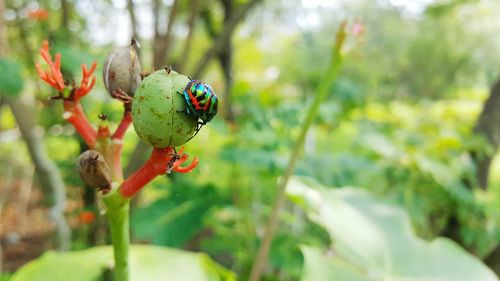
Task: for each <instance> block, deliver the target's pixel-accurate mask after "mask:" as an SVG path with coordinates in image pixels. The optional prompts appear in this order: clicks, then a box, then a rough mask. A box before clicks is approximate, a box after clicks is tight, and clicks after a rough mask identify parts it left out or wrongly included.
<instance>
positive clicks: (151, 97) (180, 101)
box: [132, 69, 198, 147]
mask: <svg viewBox="0 0 500 281" xmlns="http://www.w3.org/2000/svg"><path fill="white" fill-rule="evenodd" d="M189 81H190V79H189V78H188V77H187V76H185V75H182V74H179V73H177V72H175V71H171V70H170V71H169V70H168V69H163V70H158V71H156V72H154V73H152V74H150V75H149V76H148V77H146V78H145V79H144V80H143V81H142V82H141V84H140V85H139V87H138V88H137V90H136V92H135V95H134V99H133V101H132V120H133V124H134V129H135V131H136V132H137V134H138V135H139V137H140V138H141V139H142V140H143V141H145V142H146V143H148V144H150V145H152V146H154V147H167V146H179V145H182V144H184V143H186V142H187V141H188V140H189V139H190V138H191V137H192V136H193V134H194V131H195V129H196V127H197V125H198V120H197V119H196V118H194V117H192V116H190V115H188V114H186V105H185V101H184V98H183V96H182V95H181V94H179V93H182V91H184V88H185V87H186V85H187V84H188V83H189Z"/></svg>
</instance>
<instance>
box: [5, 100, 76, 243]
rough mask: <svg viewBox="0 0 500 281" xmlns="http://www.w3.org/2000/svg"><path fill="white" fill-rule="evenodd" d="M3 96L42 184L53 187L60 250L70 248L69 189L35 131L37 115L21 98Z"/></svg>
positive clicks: (52, 210) (53, 211) (52, 212)
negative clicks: (67, 197) (66, 189)
mask: <svg viewBox="0 0 500 281" xmlns="http://www.w3.org/2000/svg"><path fill="white" fill-rule="evenodd" d="M4 98H5V101H6V103H7V104H8V105H9V106H10V108H11V110H12V113H13V114H14V117H15V119H16V123H17V125H18V126H19V130H20V131H21V135H22V137H23V139H24V142H25V143H26V145H27V146H28V151H29V153H30V156H31V160H32V161H33V164H34V165H35V169H36V172H37V176H38V179H39V180H40V184H41V185H42V187H44V188H45V189H46V190H51V193H52V196H53V206H52V208H51V210H50V214H49V215H50V217H51V219H52V220H53V221H54V223H55V227H56V236H57V249H58V250H60V251H66V250H69V248H70V244H71V230H70V228H69V225H68V223H67V222H66V218H65V217H64V210H65V208H66V191H65V187H64V183H63V180H62V177H61V174H60V172H59V170H58V168H57V167H56V165H55V164H54V162H52V161H51V160H50V159H49V158H48V157H47V154H46V153H45V150H44V147H43V140H42V139H41V138H40V137H38V136H37V135H36V133H35V123H34V120H35V116H34V114H33V110H32V109H31V108H28V107H27V106H26V105H25V104H24V103H22V102H21V101H20V100H19V99H13V98H6V97H4Z"/></svg>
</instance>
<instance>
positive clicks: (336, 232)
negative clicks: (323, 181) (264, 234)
mask: <svg viewBox="0 0 500 281" xmlns="http://www.w3.org/2000/svg"><path fill="white" fill-rule="evenodd" d="M287 192H288V195H289V196H290V198H291V199H292V200H293V201H294V202H296V203H297V204H299V205H301V206H302V207H303V208H304V209H305V210H306V212H307V214H308V217H309V218H310V219H311V220H313V221H314V222H316V223H318V224H319V225H321V226H323V227H324V228H325V229H326V230H327V231H328V233H329V234H330V236H331V240H332V241H334V243H333V252H334V253H335V256H332V257H328V259H327V260H324V261H322V262H324V263H332V264H333V265H332V266H333V267H334V268H335V266H337V265H338V264H339V263H340V262H341V260H344V261H346V262H348V263H349V264H350V265H352V267H347V266H344V267H343V269H342V270H346V271H349V272H350V273H351V274H352V276H359V272H360V270H361V272H363V275H365V278H366V279H356V278H354V277H352V278H351V277H345V278H343V279H342V278H340V277H338V278H335V279H331V278H328V276H330V275H328V274H331V273H330V272H329V271H326V270H324V269H322V270H324V271H325V272H324V273H318V272H315V273H314V274H325V276H324V278H318V277H317V278H315V279H314V280H340V281H342V280H349V281H350V280H440V281H459V280H463V281H468V280H481V281H498V278H497V277H496V276H495V274H494V273H493V272H492V271H491V270H490V269H489V268H488V267H486V266H485V265H484V264H483V263H482V262H481V261H480V260H479V259H477V258H476V257H474V256H472V255H470V254H469V253H467V252H466V251H465V250H463V249H462V248H461V247H460V246H458V245H457V244H456V243H455V242H453V241H452V240H449V239H446V238H437V239H435V240H433V241H431V242H427V241H424V240H422V239H420V238H418V237H417V236H416V235H415V234H414V233H413V230H412V228H411V225H410V221H409V219H408V216H407V214H406V213H405V212H404V211H403V210H402V209H400V208H398V207H395V206H391V205H388V204H386V203H383V202H381V200H378V199H376V198H375V197H374V196H373V195H371V194H369V193H368V192H365V191H363V190H361V189H356V188H349V187H345V188H339V189H331V188H330V189H327V188H325V187H323V186H321V185H319V184H318V183H316V182H314V181H312V180H310V179H307V178H293V179H292V180H291V181H290V183H289V184H288V187H287ZM313 254H314V253H313ZM304 255H305V257H306V262H305V264H306V271H305V272H306V273H307V274H306V275H304V278H306V277H307V278H308V276H310V275H311V274H313V273H310V272H309V271H311V270H314V269H313V268H316V267H309V268H308V267H307V266H308V264H311V263H314V262H312V261H307V256H308V255H309V256H312V254H311V253H309V252H308V250H305V251H304ZM314 258H317V255H316V256H314ZM330 259H333V262H332V261H329V260H330ZM349 268H351V269H349ZM354 268H357V269H356V270H355V269H354ZM320 269H321V268H320V267H318V269H317V270H320ZM451 269H452V270H451ZM308 272H309V273H308ZM346 276H347V275H346ZM303 280H313V279H303Z"/></svg>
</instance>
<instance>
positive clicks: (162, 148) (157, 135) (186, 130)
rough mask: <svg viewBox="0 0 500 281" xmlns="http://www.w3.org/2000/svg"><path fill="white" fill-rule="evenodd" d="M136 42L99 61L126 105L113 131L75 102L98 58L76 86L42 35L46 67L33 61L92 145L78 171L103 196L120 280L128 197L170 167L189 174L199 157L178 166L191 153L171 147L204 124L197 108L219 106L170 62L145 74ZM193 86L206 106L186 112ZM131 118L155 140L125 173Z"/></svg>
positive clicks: (124, 276)
mask: <svg viewBox="0 0 500 281" xmlns="http://www.w3.org/2000/svg"><path fill="white" fill-rule="evenodd" d="M136 48H137V43H136V42H135V41H134V40H132V43H131V45H130V46H126V47H122V48H118V49H116V50H114V51H112V52H111V53H110V54H109V55H108V57H107V60H106V62H105V63H104V65H103V78H104V84H105V86H106V89H107V90H108V92H109V93H110V95H111V96H112V97H113V98H115V99H117V100H119V101H120V102H122V103H123V104H124V114H123V117H122V119H121V122H120V123H119V124H118V126H117V128H116V130H115V131H114V132H113V133H111V131H110V128H109V127H108V125H107V124H108V123H107V122H101V123H100V124H99V125H98V126H97V129H96V128H95V127H94V126H92V125H91V124H90V122H89V120H88V119H87V117H86V115H85V113H84V111H83V108H82V105H81V104H80V100H81V99H82V98H84V97H85V96H86V95H88V94H89V93H90V91H91V90H92V88H93V87H94V85H95V82H96V77H95V76H94V72H95V70H96V66H97V63H96V62H93V64H92V65H91V67H90V68H87V66H86V65H82V79H81V81H80V84H79V85H77V84H75V83H74V82H70V81H67V80H65V79H64V77H63V75H62V73H61V55H60V54H56V55H55V57H54V59H53V58H52V56H51V54H50V52H49V44H48V42H47V41H44V42H43V45H42V48H41V49H40V55H41V57H42V58H43V60H44V61H45V63H46V64H47V66H48V67H46V68H45V69H44V68H42V66H41V65H40V64H38V63H37V64H36V65H35V67H36V69H37V72H38V75H39V76H40V78H41V79H42V80H43V81H45V82H46V83H47V84H49V85H50V86H51V87H52V88H54V89H55V90H56V91H57V95H55V96H53V97H52V98H53V99H59V100H62V102H63V107H64V114H63V117H64V118H65V119H66V120H67V121H68V122H70V123H71V124H72V125H73V126H74V127H75V129H76V131H77V132H78V133H79V134H80V136H81V137H82V138H83V140H84V141H85V143H86V144H87V145H88V147H89V150H88V151H86V152H84V153H83V154H82V155H80V157H79V158H78V160H77V170H78V172H79V173H80V176H81V178H82V179H83V180H84V181H85V182H86V183H87V184H88V185H90V186H92V187H95V188H96V189H97V190H98V192H101V193H102V195H103V196H102V201H103V202H104V204H105V206H106V212H107V217H108V220H109V224H110V228H111V238H112V242H113V249H114V253H115V255H114V256H115V266H114V270H115V280H122V281H127V280H129V269H128V251H129V229H128V225H129V223H128V221H129V202H130V199H131V198H132V197H133V196H134V195H135V194H137V192H138V191H139V190H141V188H142V187H144V186H145V185H147V184H148V183H149V182H150V181H152V180H153V179H154V178H155V177H157V176H159V175H163V174H166V173H171V172H180V173H186V172H190V171H191V170H193V169H194V168H195V167H196V166H197V164H198V159H197V158H194V160H193V161H192V162H191V164H189V165H187V166H181V165H182V164H183V163H184V162H186V160H187V159H188V155H187V154H185V153H184V149H183V148H181V149H180V150H179V151H176V149H175V147H176V146H181V145H183V144H184V143H186V142H187V141H189V140H190V139H191V138H192V137H193V136H194V135H195V134H196V133H197V132H198V130H199V129H200V128H201V126H202V125H204V124H205V123H206V122H199V119H201V120H202V121H205V120H203V118H201V117H200V115H197V113H200V112H201V113H204V112H203V110H205V111H206V110H208V108H211V109H212V112H211V114H212V115H214V114H215V113H216V109H217V104H216V102H217V100H216V97H215V94H213V91H211V92H207V89H206V88H203V87H208V88H210V87H209V86H208V85H206V84H204V83H201V82H199V81H196V80H192V79H191V78H188V76H185V75H182V74H179V73H176V72H175V71H173V70H172V69H171V68H168V67H166V68H165V69H162V70H159V71H156V72H154V73H152V74H150V75H142V74H141V72H140V64H139V60H138V56H137V52H136ZM192 81H195V82H196V83H198V84H200V85H201V86H200V85H198V84H197V85H198V86H197V87H198V88H199V89H198V88H196V89H195V88H193V91H191V90H190V89H187V85H188V84H189V85H191V84H193V83H191V82H192ZM200 87H201V88H200ZM200 89H201V90H200ZM198 90H200V91H201V92H200V91H198ZM210 90H211V88H210ZM186 91H187V92H186ZM197 91H198V92H199V93H200V95H202V94H203V93H208V95H207V96H206V97H207V98H208V99H207V102H208V104H206V103H204V102H203V100H202V98H198V99H197V101H198V102H200V105H203V106H205V107H203V108H201V109H200V110H201V111H194V110H191V111H189V110H188V109H189V108H192V107H193V105H192V104H189V100H188V99H187V98H186V95H188V94H193V93H194V94H196V93H198V92H197ZM202 97H203V96H202ZM195 100H196V97H195ZM214 101H215V105H214ZM196 105H198V104H196ZM214 107H215V111H213V108H214ZM205 113H206V112H205ZM199 117H200V118H199ZM211 117H213V116H211ZM101 119H105V117H102V118H101ZM132 122H133V123H134V128H135V130H136V132H137V133H138V135H139V137H140V138H141V139H142V140H144V141H145V142H146V143H149V144H150V145H152V146H153V152H152V154H151V156H150V157H149V159H148V160H147V161H146V163H145V164H144V165H143V166H142V167H141V168H139V169H138V170H137V171H136V172H135V173H134V174H132V175H131V176H130V177H128V178H126V179H123V172H122V166H121V153H122V147H123V138H124V135H125V133H126V131H127V129H128V128H129V126H130V124H131V123H132Z"/></svg>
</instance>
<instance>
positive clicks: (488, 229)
mask: <svg viewBox="0 0 500 281" xmlns="http://www.w3.org/2000/svg"><path fill="white" fill-rule="evenodd" d="M0 2H3V3H2V4H3V5H1V6H3V7H0V8H1V9H0V15H1V17H2V19H1V22H0V24H1V25H2V29H3V30H4V31H3V34H4V36H3V38H2V40H3V42H5V43H4V44H3V50H1V53H0V54H2V56H1V59H0V70H1V71H0V84H2V85H6V86H3V87H8V89H9V90H8V91H5V90H4V92H2V95H0V214H1V218H0V219H1V220H0V226H1V228H0V241H1V253H2V254H1V256H0V257H1V262H0V265H1V272H2V275H1V276H2V277H0V280H9V276H10V275H11V274H12V273H14V272H15V271H16V270H17V269H18V268H19V267H21V266H22V265H24V264H25V263H27V262H29V261H31V260H32V259H34V258H36V257H39V256H40V255H42V254H43V253H45V252H47V251H49V250H80V249H86V248H89V247H92V246H95V245H103V244H106V243H109V234H108V233H107V228H106V221H105V219H104V218H103V217H102V216H101V215H100V212H99V204H96V198H95V195H94V193H93V190H91V189H89V188H87V187H85V186H84V184H83V182H82V181H81V180H80V179H79V177H78V175H77V173H76V172H75V159H76V158H77V157H78V155H79V154H80V153H81V152H82V151H84V150H86V147H85V144H84V142H83V141H82V139H81V138H80V137H79V136H77V135H76V134H75V131H74V130H73V128H72V127H71V126H70V125H69V124H68V123H66V122H65V121H64V119H63V118H62V113H63V109H62V105H61V103H60V102H58V101H54V100H50V99H49V97H50V96H52V95H54V94H55V93H54V91H53V90H52V89H51V88H49V87H48V86H47V85H46V84H44V83H42V82H41V80H39V79H38V77H37V75H36V71H35V68H34V63H35V62H41V59H40V56H39V54H38V50H39V48H40V46H41V44H42V41H43V40H44V39H48V40H49V42H50V44H51V49H52V50H53V51H54V52H59V53H61V54H62V71H63V74H64V76H65V77H66V78H68V79H74V80H76V81H79V79H80V75H81V64H82V63H85V64H87V65H90V64H91V63H92V61H93V60H96V61H97V62H98V70H97V75H96V76H97V78H98V79H97V85H96V87H95V88H94V90H93V91H92V93H91V94H90V95H89V96H88V97H86V98H85V99H84V100H83V101H82V103H83V106H84V108H85V110H86V113H87V115H88V117H89V119H90V121H91V122H93V123H94V124H97V123H98V120H99V119H98V115H99V114H100V113H104V114H106V115H108V117H109V122H110V124H111V127H112V128H114V126H116V124H117V123H118V122H119V121H120V118H121V116H122V106H121V104H120V103H119V102H117V101H115V100H112V99H111V98H110V97H109V96H108V94H107V93H106V90H105V89H104V86H103V81H102V78H101V73H102V64H103V62H104V60H105V57H106V55H107V53H108V52H109V51H111V50H112V49H114V48H116V47H117V46H125V45H127V44H129V42H130V40H131V38H136V39H137V40H138V41H139V42H140V44H141V48H140V54H139V55H140V59H141V64H142V69H143V70H145V71H152V70H154V69H161V68H163V66H165V65H171V66H172V67H173V69H174V70H176V71H178V72H181V73H185V74H186V75H189V76H191V77H193V78H195V79H202V80H203V81H205V82H207V83H208V84H210V85H212V87H213V88H214V89H215V91H216V93H217V95H218V97H219V99H220V110H219V114H218V115H217V117H216V118H215V119H214V120H213V121H212V122H211V123H210V124H209V125H207V126H205V127H204V128H203V129H202V130H201V132H200V133H199V134H198V135H197V136H196V138H194V139H193V140H191V141H190V142H189V143H188V144H187V145H186V151H187V152H188V153H189V154H190V156H197V157H198V158H199V159H200V164H199V165H198V168H197V169H196V170H195V171H193V172H192V173H190V174H172V175H169V176H164V177H159V178H157V179H156V180H155V181H154V182H153V183H152V184H151V185H150V186H148V187H147V188H145V189H144V190H143V191H142V192H141V194H140V196H138V198H136V199H135V200H134V203H133V208H132V221H131V228H132V239H133V241H134V242H135V243H150V244H155V245H162V246H169V247H175V248H180V249H184V250H191V251H202V252H205V253H207V254H208V255H210V257H211V258H212V259H214V260H215V261H216V262H217V263H219V264H221V265H223V266H225V267H226V268H228V269H230V270H232V271H233V272H235V273H236V274H237V275H238V279H240V280H246V279H247V278H248V276H249V273H250V270H251V267H252V263H253V259H254V258H255V256H256V253H257V251H258V247H259V243H260V242H259V241H260V239H261V238H262V236H263V232H264V227H265V224H266V221H267V218H268V217H269V214H270V211H271V205H272V202H273V201H274V198H275V195H276V190H277V189H276V186H277V184H276V183H277V180H278V178H279V177H280V176H281V175H282V174H283V170H284V167H285V166H286V165H287V161H288V157H289V155H290V151H291V147H292V145H293V143H294V141H295V139H296V136H297V134H298V132H299V129H300V126H301V124H302V123H303V119H304V115H305V112H306V110H307V108H308V106H309V104H310V102H311V101H312V95H313V94H314V90H315V88H316V86H317V84H318V82H319V80H320V79H321V77H322V75H323V73H324V71H325V69H326V67H327V63H328V61H329V58H330V54H331V48H332V45H333V43H334V38H335V32H336V30H337V29H338V27H339V24H340V22H341V21H342V20H344V19H347V20H348V21H349V22H350V23H352V22H358V23H360V24H361V25H360V26H358V27H359V28H361V29H362V30H361V31H362V34H361V35H360V36H358V37H356V38H352V37H350V38H349V41H348V43H349V44H348V46H347V49H349V51H348V53H347V54H346V57H345V60H344V65H343V68H342V70H341V73H340V76H339V78H338V79H337V80H336V81H335V83H333V84H332V87H331V89H330V92H329V95H328V98H327V99H326V100H325V101H324V102H323V103H322V104H321V107H320V113H319V115H318V117H317V118H316V121H315V124H314V125H313V127H312V128H311V130H310V131H309V133H308V135H307V138H306V142H305V145H304V147H303V154H302V156H301V159H300V161H299V163H298V166H297V169H296V174H297V175H301V176H307V177H309V178H312V179H314V181H315V182H316V184H320V185H322V186H325V187H326V189H328V190H330V189H339V188H341V187H344V186H352V187H355V189H356V190H362V191H363V192H366V194H369V196H371V197H373V198H376V200H380V201H381V202H384V204H387V205H390V206H397V207H399V208H401V209H403V210H405V212H406V213H407V215H408V218H409V223H410V224H411V227H412V231H413V232H414V233H415V235H416V236H418V237H420V238H422V239H424V240H425V241H432V240H433V239H434V238H436V237H440V236H441V237H448V238H450V239H452V240H454V241H455V242H456V243H457V244H458V245H460V246H461V247H463V248H464V250H465V251H467V252H468V253H469V254H470V255H472V256H475V257H476V258H477V259H479V260H482V261H483V262H484V263H485V264H486V265H487V266H489V267H490V268H491V269H493V270H494V271H495V272H496V273H497V274H498V273H500V244H499V241H500V226H499V223H500V162H499V161H500V159H499V158H498V157H495V155H496V154H497V150H498V148H499V146H500V20H499V19H500V3H499V2H498V1H496V0H442V1H440V0H435V1H433V0H356V1H352V0H351V1H348V0H339V1H334V0H330V1H329V0H302V1H299V0H209V1H202V0H184V1H181V0H152V1H148V0H127V1H125V0H107V1H106V0H101V1H90V0H79V1H76V0H46V1H25V0H8V1H5V0H3V1H0ZM149 151H150V148H149V147H148V146H146V145H144V144H143V143H141V142H140V141H139V139H138V137H137V136H136V134H135V132H134V130H133V129H130V130H129V131H128V133H127V135H126V138H125V142H124V154H123V166H124V169H125V174H126V175H130V174H131V173H132V172H133V171H135V170H136V169H137V168H138V167H140V165H141V164H142V163H143V162H144V161H145V159H147V157H148V155H149ZM374 200H375V199H374ZM350 223H352V224H358V223H359V224H362V223H363V222H362V221H356V219H355V218H351V221H350ZM345 235H347V236H349V235H350V234H349V228H346V232H345ZM335 240H336V238H335V236H334V234H332V233H330V232H328V231H325V228H324V227H323V226H321V224H318V222H317V221H316V222H314V221H313V220H311V217H310V216H309V213H308V211H307V210H304V209H303V208H301V207H300V206H298V204H294V203H292V202H287V203H286V204H285V208H284V210H283V215H282V216H281V220H280V226H279V228H278V231H277V233H276V236H275V239H274V241H273V244H272V247H271V251H270V255H269V262H268V264H267V266H266V268H265V271H264V279H263V280H299V279H300V278H301V276H303V272H304V252H303V249H302V248H301V245H313V246H315V247H317V248H318V249H322V250H323V251H326V250H328V249H330V250H332V249H333V251H334V252H335ZM332 242H333V244H332ZM331 244H332V245H333V246H332V245H331ZM332 247H333V248H332ZM301 249H302V250H301ZM353 263H354V264H356V262H353ZM450 270H451V269H450ZM2 278H3V279H2ZM47 280H48V279H47ZM310 280H350V279H328V278H323V279H321V278H316V279H310ZM356 280H357V279H356ZM367 280H368V279H367ZM369 280H372V279H369ZM450 280H451V279H450ZM478 280H484V279H478Z"/></svg>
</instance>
